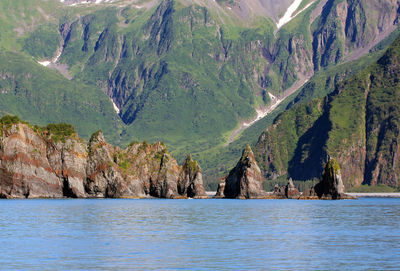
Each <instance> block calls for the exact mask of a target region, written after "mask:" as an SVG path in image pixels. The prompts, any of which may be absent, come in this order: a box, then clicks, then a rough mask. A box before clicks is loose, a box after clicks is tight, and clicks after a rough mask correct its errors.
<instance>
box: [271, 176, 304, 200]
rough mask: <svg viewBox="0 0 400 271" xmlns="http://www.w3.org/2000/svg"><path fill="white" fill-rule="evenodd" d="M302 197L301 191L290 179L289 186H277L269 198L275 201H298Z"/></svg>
mask: <svg viewBox="0 0 400 271" xmlns="http://www.w3.org/2000/svg"><path fill="white" fill-rule="evenodd" d="M300 196H301V193H300V191H299V190H298V189H297V188H296V186H295V185H294V183H293V180H292V179H289V181H288V183H287V185H285V186H284V187H280V186H279V185H275V188H274V191H273V192H272V194H270V195H269V198H275V199H298V198H299V197H300Z"/></svg>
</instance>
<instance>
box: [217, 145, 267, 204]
mask: <svg viewBox="0 0 400 271" xmlns="http://www.w3.org/2000/svg"><path fill="white" fill-rule="evenodd" d="M262 181H263V178H262V175H261V170H260V168H259V167H258V165H257V162H256V160H255V158H254V154H253V151H252V150H251V148H250V146H249V145H247V146H246V148H245V149H244V150H243V153H242V157H241V158H240V160H239V162H238V163H237V164H236V167H235V168H233V169H232V170H231V172H230V173H229V175H228V177H226V180H225V189H224V195H225V197H226V198H237V199H257V198H264V197H265V196H266V192H265V191H264V190H263V188H262Z"/></svg>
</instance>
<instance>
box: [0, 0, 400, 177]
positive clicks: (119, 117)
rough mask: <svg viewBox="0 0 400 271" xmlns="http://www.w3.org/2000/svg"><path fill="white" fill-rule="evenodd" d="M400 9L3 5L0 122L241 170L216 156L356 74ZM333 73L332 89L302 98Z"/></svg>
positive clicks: (258, 0) (277, 4)
mask: <svg viewBox="0 0 400 271" xmlns="http://www.w3.org/2000/svg"><path fill="white" fill-rule="evenodd" d="M398 10H399V3H397V1H393V0H384V1H382V0H346V1H344V0H320V1H310V0H303V1H298V0H296V1H289V0H287V1H277V0H250V1H242V0H237V1H233V0H229V1H228V0H225V1H224V0H219V1H214V0H195V1H188V0H146V1H135V0H132V1H128V0H115V1H86V0H81V1H78V0H64V1H57V0H48V1H45V0H31V1H27V0H14V1H1V3H0V53H1V55H2V57H1V60H2V61H0V62H2V63H0V65H1V71H0V72H1V74H3V76H1V77H0V87H1V91H5V93H2V94H1V95H0V103H1V105H2V106H1V108H0V113H4V114H5V113H9V114H17V115H20V116H21V117H22V118H23V119H27V120H28V121H31V122H35V123H38V124H41V125H45V124H47V123H49V122H61V121H66V122H68V123H72V124H73V125H74V126H76V127H77V129H78V132H79V134H80V135H81V136H82V137H84V138H86V139H88V138H89V136H90V134H91V133H93V132H94V131H96V130H97V129H102V130H103V131H104V133H105V136H106V137H107V138H109V140H110V141H111V142H112V143H114V144H118V145H121V146H125V145H126V144H128V143H129V142H131V141H132V140H133V139H137V140H145V139H146V140H149V141H158V140H162V141H164V142H165V143H166V144H167V146H168V147H169V149H171V150H172V153H173V154H174V155H176V156H177V157H178V159H179V160H181V161H183V159H184V157H185V155H186V154H187V153H194V157H195V158H196V159H198V160H199V161H200V163H201V164H202V165H204V166H203V168H204V169H205V172H206V173H207V174H208V173H211V172H212V173H211V174H219V172H220V171H224V170H227V168H229V167H230V166H231V165H232V164H233V163H234V162H235V161H234V158H233V157H234V156H232V157H231V155H229V157H228V155H226V157H227V158H226V159H225V158H224V159H223V161H220V160H219V159H218V153H225V154H229V153H238V152H240V150H241V149H242V147H243V145H242V143H243V138H244V137H242V136H241V135H246V134H248V133H252V134H253V136H254V135H256V134H259V133H261V132H262V130H264V129H265V126H264V125H265V124H266V122H270V119H271V118H272V116H274V114H277V113H275V112H280V111H282V110H284V109H286V107H287V106H288V107H290V106H293V104H295V103H299V102H303V101H307V100H310V99H312V98H314V97H316V96H324V95H326V94H327V92H329V91H330V90H331V89H332V88H333V86H334V84H335V83H337V82H339V81H340V80H341V77H345V76H348V75H349V74H352V73H354V71H351V70H350V71H348V72H347V73H345V74H343V71H342V70H336V71H333V70H334V69H335V67H338V65H345V63H348V62H349V61H353V60H357V61H360V62H358V63H363V62H364V63H366V62H368V63H369V61H370V60H365V59H366V57H365V55H367V54H368V53H369V52H370V50H371V49H373V48H374V47H375V46H376V45H377V44H378V43H380V42H381V41H384V40H385V39H386V38H388V37H389V38H390V34H391V33H394V32H396V31H397V22H398ZM367 18H368V19H367ZM375 48H376V47H375ZM380 49H383V48H380ZM5 56H7V57H5ZM11 56H12V57H13V58H14V59H16V58H18V59H19V60H18V61H14V60H12V61H11V60H7V58H11ZM362 59H363V60H362ZM10 62H13V64H12V65H10V64H9V63H10ZM35 62H36V63H35ZM43 65H44V66H46V67H45V68H44V67H43ZM358 65H361V64H358ZM345 66H346V67H347V65H345ZM349 67H350V66H349ZM329 71H330V73H331V74H329V78H330V80H331V81H330V83H329V84H327V87H326V88H324V89H321V88H319V87H318V85H314V87H312V86H311V85H306V86H305V87H307V89H305V90H304V89H303V90H301V91H300V93H299V92H296V91H298V90H299V88H301V87H302V86H303V84H304V83H305V82H306V81H307V80H310V82H312V81H313V78H315V77H313V76H320V77H319V78H321V76H322V77H324V75H321V74H327V73H329ZM5 74H7V76H5ZM49 77H51V78H52V79H50V78H49ZM331 77H332V78H331ZM10 78H13V79H10ZM326 78H328V75H326ZM34 81H36V83H35V82H34ZM314 82H315V80H314ZM4 86H5V87H4ZM53 86H58V87H54V88H53ZM61 86H62V87H61ZM20 89H24V91H20ZM294 93H299V94H298V95H297V94H294ZM3 94H4V95H3ZM292 94H294V95H297V96H296V97H294V96H293V95H292ZM291 95H292V96H291ZM64 96H65V97H68V98H66V99H64V98H62V97H64ZM32 101H35V102H32ZM66 101H67V102H66ZM291 101H293V103H292V104H289V103H290V102H291ZM71 104H72V106H71ZM275 107H276V108H277V109H276V110H278V111H276V110H275V111H274V112H273V113H270V115H269V116H268V117H267V118H268V119H269V120H264V121H261V122H257V123H255V124H254V123H253V122H251V121H252V120H253V119H255V116H256V117H257V118H259V119H260V118H262V117H263V116H265V115H266V113H267V112H269V111H271V110H272V109H273V108H275ZM64 118H65V119H64ZM249 123H251V125H250V124H249ZM258 123H261V124H258ZM253 124H254V125H253ZM95 126H96V127H95ZM248 126H251V127H250V128H248V129H245V128H247V127H248ZM250 129H253V130H250ZM248 131H249V132H248ZM228 143H229V144H228ZM239 145H241V146H240V148H238V147H237V146H239Z"/></svg>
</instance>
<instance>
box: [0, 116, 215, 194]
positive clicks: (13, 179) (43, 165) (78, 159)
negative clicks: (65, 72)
mask: <svg viewBox="0 0 400 271" xmlns="http://www.w3.org/2000/svg"><path fill="white" fill-rule="evenodd" d="M0 128H1V136H0V197H2V198H61V197H75V198H85V197H95V198H105V197H106V198H144V197H158V198H187V197H191V198H207V195H206V194H205V191H204V188H203V179H202V174H201V168H200V166H199V165H198V163H197V162H196V161H194V160H193V159H192V157H191V156H189V157H188V158H187V159H186V161H185V164H184V165H183V166H182V167H181V166H179V165H178V163H177V162H176V160H175V158H173V157H172V156H171V155H170V154H169V153H168V151H167V149H166V147H165V145H164V144H163V143H161V142H158V143H155V144H147V143H146V142H143V143H138V142H137V143H131V144H130V145H129V146H128V147H127V148H126V149H121V148H119V147H115V146H112V145H110V144H108V143H107V142H106V141H105V139H104V136H103V134H102V132H100V131H99V132H96V133H95V134H93V135H92V137H91V139H90V141H89V143H88V144H86V143H85V142H84V141H83V140H82V139H80V138H79V137H78V136H77V134H76V131H75V129H74V128H73V127H72V126H70V125H67V124H59V125H49V126H47V127H45V128H42V127H32V126H30V125H28V124H26V123H23V122H21V121H19V120H18V119H17V118H15V117H10V116H6V117H4V118H2V119H1V120H0Z"/></svg>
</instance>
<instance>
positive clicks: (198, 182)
mask: <svg viewBox="0 0 400 271" xmlns="http://www.w3.org/2000/svg"><path fill="white" fill-rule="evenodd" d="M182 169H183V170H182V173H181V177H180V180H179V182H178V192H179V194H180V195H186V196H187V197H189V198H195V199H207V198H209V197H208V196H207V194H206V191H205V190H204V186H203V177H202V173H201V168H200V165H199V164H198V163H197V162H196V161H195V160H193V158H192V156H191V155H190V154H189V155H188V157H187V158H186V160H185V162H184V164H183V166H182Z"/></svg>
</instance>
